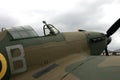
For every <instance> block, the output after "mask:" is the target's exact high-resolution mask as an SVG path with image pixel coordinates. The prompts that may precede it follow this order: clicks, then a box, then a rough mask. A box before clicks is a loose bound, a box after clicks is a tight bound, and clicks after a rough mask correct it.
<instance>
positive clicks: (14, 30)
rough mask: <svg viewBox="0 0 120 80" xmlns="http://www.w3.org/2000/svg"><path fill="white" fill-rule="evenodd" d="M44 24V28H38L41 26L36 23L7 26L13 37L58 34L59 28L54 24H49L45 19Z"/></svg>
mask: <svg viewBox="0 0 120 80" xmlns="http://www.w3.org/2000/svg"><path fill="white" fill-rule="evenodd" d="M43 23H44V26H43V27H42V29H40V28H38V27H40V26H38V25H37V26H35V25H26V26H18V27H9V28H5V29H3V31H4V30H7V31H8V32H9V34H10V35H11V36H12V38H13V39H27V38H35V37H46V36H53V35H57V34H58V33H60V32H59V30H57V29H56V28H55V27H54V26H53V25H51V24H47V23H46V22H45V21H43Z"/></svg>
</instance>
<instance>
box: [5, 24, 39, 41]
mask: <svg viewBox="0 0 120 80" xmlns="http://www.w3.org/2000/svg"><path fill="white" fill-rule="evenodd" d="M5 30H7V31H8V32H9V33H10V35H11V36H12V38H13V39H24V38H32V37H38V36H39V35H38V34H37V33H36V31H35V30H34V29H33V28H32V27H31V26H29V25H27V26H19V27H10V28H6V29H5Z"/></svg>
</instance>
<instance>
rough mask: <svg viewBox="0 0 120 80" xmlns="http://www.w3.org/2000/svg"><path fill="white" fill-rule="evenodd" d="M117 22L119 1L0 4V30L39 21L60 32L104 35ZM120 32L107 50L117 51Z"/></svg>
mask: <svg viewBox="0 0 120 80" xmlns="http://www.w3.org/2000/svg"><path fill="white" fill-rule="evenodd" d="M118 18H120V0H0V27H11V26H17V25H25V24H31V23H36V22H39V23H40V24H41V27H42V21H43V20H46V21H47V22H48V23H52V24H54V25H55V26H56V27H57V28H58V29H59V30H60V31H61V32H62V31H77V30H78V29H85V30H89V31H99V32H103V33H105V32H106V31H107V29H109V27H110V26H111V25H112V24H113V23H114V22H115V21H116V20H117V19H118ZM119 34H120V29H119V30H118V31H117V32H116V33H115V34H114V35H113V36H112V38H113V40H112V42H111V44H110V46H109V49H119V48H120V35H119Z"/></svg>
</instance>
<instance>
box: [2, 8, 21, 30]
mask: <svg viewBox="0 0 120 80" xmlns="http://www.w3.org/2000/svg"><path fill="white" fill-rule="evenodd" d="M18 23H19V21H18V20H17V19H15V18H13V17H12V16H10V13H9V12H6V11H5V10H0V28H2V27H11V26H15V25H17V24H18Z"/></svg>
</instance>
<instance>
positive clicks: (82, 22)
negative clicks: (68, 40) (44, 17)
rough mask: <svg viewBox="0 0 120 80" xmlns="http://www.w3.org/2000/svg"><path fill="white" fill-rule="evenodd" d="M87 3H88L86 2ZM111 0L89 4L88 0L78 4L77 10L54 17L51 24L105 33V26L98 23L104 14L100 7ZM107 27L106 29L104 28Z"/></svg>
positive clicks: (100, 0)
mask: <svg viewBox="0 0 120 80" xmlns="http://www.w3.org/2000/svg"><path fill="white" fill-rule="evenodd" d="M87 1H88V2H87ZM111 1H112V0H105V1H104V0H99V1H98V0H96V1H93V2H92V3H89V0H85V1H83V2H81V3H80V4H78V6H77V7H76V8H77V10H72V11H70V12H67V13H65V14H63V15H59V16H58V17H55V18H54V20H53V22H54V23H55V24H57V23H59V24H60V23H61V24H64V25H66V26H69V27H68V30H69V29H72V30H73V29H75V28H76V29H78V28H83V29H88V30H98V28H99V31H100V30H102V31H105V30H106V29H108V27H109V26H108V27H107V26H105V25H107V24H105V23H99V20H100V19H101V18H103V17H104V16H103V15H104V12H103V11H102V8H101V7H102V6H103V5H105V4H110V3H111ZM104 26H105V28H104ZM106 27H107V28H106Z"/></svg>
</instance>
